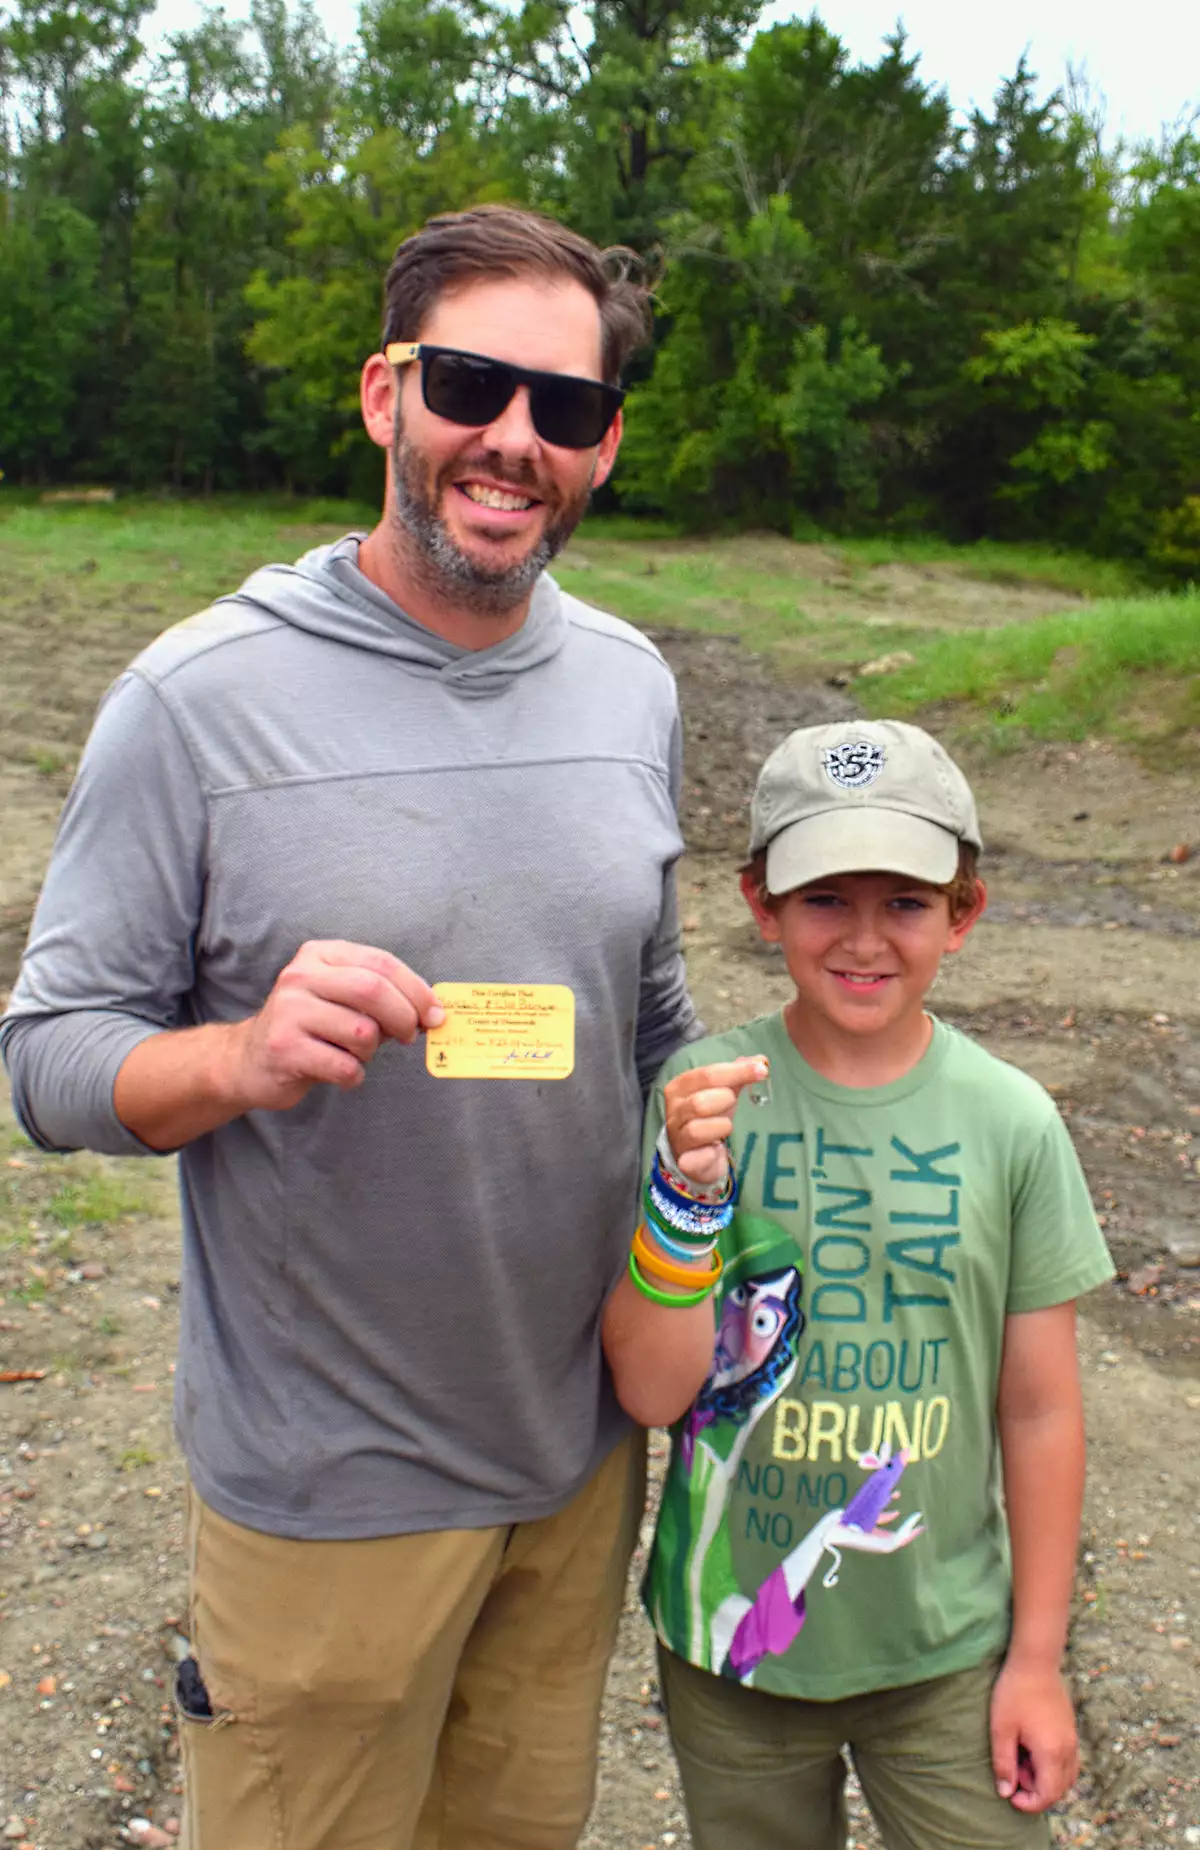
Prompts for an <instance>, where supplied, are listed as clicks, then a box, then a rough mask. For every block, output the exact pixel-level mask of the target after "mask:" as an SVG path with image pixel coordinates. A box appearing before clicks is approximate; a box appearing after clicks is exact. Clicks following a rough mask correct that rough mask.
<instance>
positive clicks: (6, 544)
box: [0, 491, 1200, 755]
mask: <svg viewBox="0 0 1200 1850" xmlns="http://www.w3.org/2000/svg"><path fill="white" fill-rule="evenodd" d="M373 519H374V512H373V510H372V509H370V508H368V507H356V506H353V505H350V504H347V503H341V502H330V501H308V502H304V501H289V500H287V499H285V498H283V497H262V498H259V499H255V500H250V499H245V498H239V499H230V500H222V499H216V500H214V501H210V502H199V501H196V502H175V501H163V500H156V499H150V498H136V497H135V498H131V499H129V500H125V501H118V502H116V503H114V504H112V505H107V506H67V505H54V506H42V505H38V504H37V503H36V502H34V501H32V500H31V499H30V497H29V496H28V495H26V494H18V493H12V492H9V491H0V553H2V554H3V557H4V560H5V566H6V574H7V577H8V581H9V584H10V587H11V586H13V585H14V584H16V585H19V586H21V587H22V589H23V590H24V591H25V592H26V593H27V594H28V593H32V594H36V595H37V596H39V597H40V598H42V599H45V598H48V597H53V596H54V587H55V586H56V585H57V586H58V587H59V594H60V596H61V597H62V599H63V602H64V604H66V605H69V606H71V607H72V609H73V611H74V613H75V616H74V621H83V620H85V613H86V612H87V611H88V610H89V609H91V610H94V611H95V612H96V614H97V621H101V620H112V619H113V618H115V617H119V615H120V614H121V613H122V610H123V608H128V609H136V610H140V611H141V612H143V613H145V614H147V615H148V614H149V613H150V609H151V607H152V608H153V610H154V611H155V612H157V613H158V614H160V616H161V621H162V623H163V624H164V625H165V624H167V623H170V622H172V621H174V620H176V619H177V618H179V617H181V616H184V615H186V614H187V613H188V612H189V611H192V610H195V609H196V608H198V607H200V606H202V605H203V604H204V603H206V602H207V601H209V600H210V599H211V598H212V597H214V596H217V595H219V594H220V593H222V592H226V591H228V590H230V589H231V588H232V587H233V586H235V585H236V584H237V583H238V582H239V581H240V580H241V579H242V578H243V577H244V576H245V575H246V574H247V573H248V572H250V571H251V570H253V569H254V567H255V566H256V565H259V564H261V563H263V562H264V561H265V560H268V559H292V558H295V557H296V556H297V555H298V554H299V553H300V552H302V551H304V550H305V549H306V547H308V546H311V545H316V544H318V543H319V542H320V541H322V540H325V539H329V538H332V537H334V536H335V535H336V534H337V533H339V532H345V531H346V530H348V529H350V528H353V527H366V526H369V525H370V524H371V523H372V521H373ZM555 570H556V575H557V576H558V577H559V578H560V580H561V582H562V583H563V585H564V586H565V587H566V588H567V589H568V590H571V591H573V592H575V593H576V594H577V595H579V596H581V597H583V598H584V599H586V601H587V602H589V603H593V604H597V605H600V606H601V607H603V608H605V609H608V610H611V611H614V612H616V613H617V614H618V615H620V616H624V617H626V618H628V619H629V620H630V621H631V622H634V623H637V624H641V625H650V626H659V627H681V628H689V629H698V630H705V631H710V632H714V633H721V634H734V635H737V636H738V637H740V638H741V640H742V641H743V642H744V643H745V644H746V646H747V647H749V648H751V649H754V650H756V651H761V652H765V653H769V654H770V655H772V656H773V657H774V658H775V659H776V661H777V662H778V664H779V666H780V667H781V669H782V670H783V671H784V672H785V673H787V674H789V675H793V676H796V677H804V678H814V677H816V678H822V679H828V678H836V679H838V680H839V681H840V682H843V683H845V684H848V685H850V686H852V687H853V689H854V692H855V694H856V696H857V697H858V698H859V699H860V700H861V701H862V703H863V705H864V707H865V708H866V709H867V710H868V711H871V712H875V713H880V712H890V713H904V714H908V715H910V716H914V717H916V716H919V715H920V714H921V713H922V712H924V711H926V710H928V709H930V708H934V707H936V708H938V709H939V710H941V712H942V714H943V718H945V717H947V715H946V713H945V709H947V708H948V707H949V708H952V709H954V712H953V714H952V716H950V717H952V720H953V723H954V724H955V725H960V726H962V727H964V728H966V729H967V730H972V731H976V732H981V733H987V734H990V735H991V736H992V737H993V738H994V739H995V741H996V742H997V743H999V744H1005V743H1010V742H1013V743H1015V742H1017V741H1019V740H1020V739H1021V738H1023V737H1029V736H1032V737H1039V738H1064V739H1076V738H1080V737H1083V736H1085V735H1087V734H1099V733H1106V734H1109V735H1111V736H1113V737H1116V738H1119V739H1121V740H1124V741H1125V742H1127V743H1129V744H1131V745H1133V746H1134V747H1136V748H1137V749H1139V750H1141V751H1142V752H1144V753H1147V754H1151V755H1153V754H1156V753H1159V752H1162V751H1164V750H1170V751H1177V750H1180V749H1185V750H1188V751H1189V752H1191V751H1196V750H1200V745H1198V743H1197V741H1198V740H1200V592H1195V591H1191V592H1185V593H1181V594H1179V595H1175V596H1166V595H1164V596H1146V595H1144V594H1142V595H1139V594H1138V588H1137V586H1136V585H1135V584H1134V583H1133V582H1132V581H1131V579H1130V577H1129V575H1128V573H1127V572H1125V571H1124V569H1123V568H1122V567H1120V566H1119V565H1117V564H1116V563H1114V562H1112V561H1107V560H1096V559H1091V558H1088V557H1087V556H1085V555H1081V554H1074V553H1062V552H1054V551H1051V550H1049V549H1046V548H1032V547H1017V546H1004V545H1000V544H996V543H984V544H980V545H977V546H972V547H963V548H955V547H953V546H950V545H949V544H947V543H945V542H941V541H937V540H931V539H924V540H901V541H891V540H884V539H866V540H851V541H845V540H836V541H835V540H829V541H827V542H820V543H811V544H802V545H798V544H794V543H793V542H791V541H788V540H785V539H782V538H779V537H777V536H774V535H770V534H747V535H742V536H740V537H737V538H729V539H721V540H704V539H696V538H694V537H693V538H686V537H683V536H681V535H679V534H678V533H677V532H675V531H674V530H673V529H671V528H670V527H668V526H666V525H664V524H662V523H637V522H634V521H631V520H628V519H621V518H618V519H615V520H604V519H592V520H589V521H587V522H585V523H584V525H583V527H581V528H580V530H579V533H578V534H577V536H576V539H575V541H574V542H573V543H572V545H571V547H570V548H569V549H568V551H567V552H566V554H564V556H563V558H562V560H561V561H560V562H559V563H558V565H557V566H556V567H555ZM897 658H899V659H897ZM889 663H891V664H892V671H891V672H886V668H887V665H888V664H889ZM868 665H869V666H870V667H871V668H872V670H873V672H871V673H869V674H867V675H866V676H864V675H862V673H861V671H862V669H863V668H864V667H867V666H868ZM880 669H883V670H885V671H884V672H879V670H880Z"/></svg>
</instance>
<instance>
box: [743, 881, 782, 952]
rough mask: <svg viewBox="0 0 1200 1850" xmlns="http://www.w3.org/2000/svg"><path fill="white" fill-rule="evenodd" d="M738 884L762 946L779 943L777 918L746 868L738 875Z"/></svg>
mask: <svg viewBox="0 0 1200 1850" xmlns="http://www.w3.org/2000/svg"><path fill="white" fill-rule="evenodd" d="M739 884H740V886H741V889H742V898H743V899H744V900H745V902H746V904H747V905H748V906H749V908H750V910H751V912H752V913H753V914H754V923H755V924H756V925H757V926H758V933H759V937H760V938H761V939H762V940H763V943H764V944H778V943H779V935H780V934H779V917H778V914H777V913H776V911H775V909H774V907H773V906H769V905H768V904H767V903H766V896H765V894H764V892H763V889H762V888H761V887H760V886H759V884H758V881H757V880H756V879H755V878H754V875H753V874H752V873H751V872H750V870H749V868H746V869H745V870H744V871H743V873H742V874H741V875H740V878H739Z"/></svg>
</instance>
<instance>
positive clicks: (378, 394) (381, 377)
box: [358, 353, 400, 450]
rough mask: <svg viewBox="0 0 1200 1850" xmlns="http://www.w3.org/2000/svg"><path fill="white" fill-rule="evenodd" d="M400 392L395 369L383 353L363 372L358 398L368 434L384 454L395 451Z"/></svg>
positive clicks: (375, 354)
mask: <svg viewBox="0 0 1200 1850" xmlns="http://www.w3.org/2000/svg"><path fill="white" fill-rule="evenodd" d="M399 389H400V382H399V380H398V378H397V377H396V369H395V367H394V366H391V365H389V363H388V361H387V360H386V359H385V358H384V356H383V354H382V353H373V354H372V355H371V356H370V358H369V359H368V360H367V362H366V364H365V365H364V367H363V369H362V378H361V380H360V381H359V388H358V396H359V403H360V405H361V406H362V421H363V425H364V427H365V429H366V433H367V435H368V437H369V438H370V439H371V442H372V443H377V444H378V445H379V448H380V449H381V450H387V449H390V448H391V443H392V432H393V430H394V428H395V420H396V393H397V392H398V391H399Z"/></svg>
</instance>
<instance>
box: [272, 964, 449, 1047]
mask: <svg viewBox="0 0 1200 1850" xmlns="http://www.w3.org/2000/svg"><path fill="white" fill-rule="evenodd" d="M339 948H340V947H339ZM348 948H354V949H357V948H358V947H348ZM308 949H310V947H306V950H308ZM323 951H324V947H322V952H323ZM364 955H365V956H367V957H368V958H369V960H370V961H368V962H365V963H363V962H354V961H352V960H351V959H349V958H346V959H343V958H341V957H336V958H335V957H326V956H325V955H323V954H322V955H319V956H318V955H312V954H309V955H306V954H305V952H301V953H300V954H299V955H298V956H297V957H296V958H295V959H294V960H293V962H292V963H290V964H289V965H288V967H287V969H286V970H284V971H283V972H282V974H281V975H280V978H279V982H278V985H277V987H278V988H279V989H280V991H281V992H287V991H288V990H292V991H299V992H300V994H301V996H305V995H310V996H317V997H320V998H321V1000H322V1001H325V1002H333V1003H339V1004H341V1006H342V1007H344V1008H348V1009H353V1010H355V1011H357V1012H358V1013H360V1014H363V1015H368V1016H370V1018H371V1020H372V1021H374V1022H377V1023H378V1025H379V1028H380V1031H381V1032H382V1033H383V1034H384V1035H386V1037H387V1038H388V1039H389V1040H394V1041H411V1040H413V1039H414V1038H415V1037H416V1035H417V1034H418V1033H419V1032H420V1031H421V1029H422V1028H426V1027H436V1026H437V1024H438V1021H440V1020H442V1019H443V1018H444V1013H445V1011H444V1010H443V1009H442V1007H441V1004H440V1003H439V1002H438V1000H437V998H436V996H434V994H433V991H432V990H431V989H430V987H429V985H428V983H426V982H425V981H424V980H423V978H421V977H419V976H417V975H415V974H414V972H413V971H411V970H409V969H408V967H407V965H405V964H402V963H400V961H399V959H398V958H395V957H392V956H390V954H389V953H388V952H387V951H376V952H371V951H370V950H369V947H368V948H367V949H366V950H365V951H364ZM380 960H385V963H381V961H380ZM397 973H399V975H398V976H397Z"/></svg>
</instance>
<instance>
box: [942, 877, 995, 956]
mask: <svg viewBox="0 0 1200 1850" xmlns="http://www.w3.org/2000/svg"><path fill="white" fill-rule="evenodd" d="M986 907H987V888H986V887H985V886H984V884H983V881H982V880H977V881H976V882H975V899H974V902H973V903H972V904H971V905H970V906H969V907H968V909H967V910H966V911H965V912H960V913H959V914H958V915H957V917H955V918H953V919H951V921H950V936H949V938H948V940H947V942H946V950H947V951H948V952H950V953H953V952H954V951H961V950H962V947H963V945H964V944H965V943H966V941H967V939H968V938H969V937H970V935H971V932H972V931H973V929H974V927H975V926H976V925H978V923H979V921H980V919H981V918H982V917H983V914H984V911H985V910H986Z"/></svg>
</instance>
